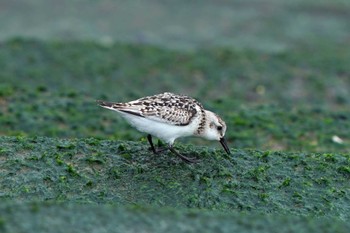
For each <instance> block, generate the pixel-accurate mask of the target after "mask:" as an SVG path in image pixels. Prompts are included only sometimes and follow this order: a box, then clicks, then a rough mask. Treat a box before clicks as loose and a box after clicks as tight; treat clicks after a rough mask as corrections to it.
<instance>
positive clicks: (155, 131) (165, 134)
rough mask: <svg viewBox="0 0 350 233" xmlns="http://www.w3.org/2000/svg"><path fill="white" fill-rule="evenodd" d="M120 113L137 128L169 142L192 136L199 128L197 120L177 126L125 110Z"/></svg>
mask: <svg viewBox="0 0 350 233" xmlns="http://www.w3.org/2000/svg"><path fill="white" fill-rule="evenodd" d="M119 113H121V115H122V116H123V117H124V118H125V119H126V120H127V121H128V122H129V123H130V124H131V125H132V126H134V127H135V128H136V129H137V130H139V131H141V132H144V133H148V134H151V135H153V136H156V137H158V138H160V139H162V140H164V141H165V142H167V143H169V144H173V142H174V141H175V139H176V138H179V137H187V136H192V135H193V133H194V132H195V131H196V129H197V127H196V122H192V123H191V124H189V125H186V126H176V125H170V124H166V123H161V122H157V121H154V120H150V119H147V118H144V117H139V116H134V115H131V114H127V113H123V112H119Z"/></svg>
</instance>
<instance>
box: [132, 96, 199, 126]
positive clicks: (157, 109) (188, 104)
mask: <svg viewBox="0 0 350 233" xmlns="http://www.w3.org/2000/svg"><path fill="white" fill-rule="evenodd" d="M130 103H133V104H141V106H143V107H142V108H141V112H142V115H143V116H144V117H146V118H148V119H152V120H155V121H159V122H164V123H167V124H172V125H180V126H184V125H188V124H189V123H191V121H192V118H193V117H194V116H195V115H196V114H197V108H196V107H201V105H200V103H198V102H197V101H196V100H195V99H193V98H190V97H188V96H184V95H175V94H172V93H168V92H166V93H163V94H159V95H155V96H150V97H144V98H141V99H139V100H136V101H133V102H130Z"/></svg>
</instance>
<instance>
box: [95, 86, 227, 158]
mask: <svg viewBox="0 0 350 233" xmlns="http://www.w3.org/2000/svg"><path fill="white" fill-rule="evenodd" d="M97 103H98V104H99V105H100V106H101V107H104V108H107V109H111V110H113V111H117V112H119V113H120V114H121V115H122V116H123V117H124V118H125V119H126V120H127V121H128V122H129V123H130V124H131V125H132V126H134V127H135V128H136V129H137V130H139V131H141V132H144V133H147V134H148V135H147V139H148V142H149V144H150V146H151V149H152V151H153V152H154V153H157V151H156V149H155V147H154V145H153V142H152V136H151V135H153V136H156V137H158V138H159V139H161V140H163V141H165V142H166V143H167V144H168V145H169V147H168V149H169V150H170V151H171V152H173V153H174V154H176V155H177V156H179V157H180V158H181V159H182V160H184V161H186V162H195V161H196V160H195V159H193V158H188V157H185V156H183V155H181V154H180V153H178V152H177V151H176V150H175V149H174V148H173V144H174V141H175V139H177V138H179V137H186V136H199V137H202V138H205V139H208V140H217V141H220V143H221V145H222V146H223V147H224V149H225V151H226V153H227V154H230V150H229V148H228V146H227V143H226V140H225V138H224V136H225V132H226V124H225V122H224V121H223V120H222V119H221V118H220V117H219V116H218V115H216V114H215V113H213V112H211V111H208V110H205V109H204V108H203V106H202V104H200V103H199V102H198V101H197V100H195V99H193V98H191V97H188V96H185V95H176V94H173V93H169V92H165V93H163V94H158V95H154V96H147V97H143V98H140V99H137V100H134V101H130V102H127V103H112V102H106V101H100V100H98V101H97Z"/></svg>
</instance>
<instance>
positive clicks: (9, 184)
mask: <svg viewBox="0 0 350 233" xmlns="http://www.w3.org/2000/svg"><path fill="white" fill-rule="evenodd" d="M315 47H317V43H316V44H314V47H312V48H310V47H304V48H299V49H295V50H293V51H288V52H283V53H274V54H268V53H261V52H256V51H242V50H240V51H236V50H234V49H227V48H221V49H207V50H198V51H196V52H191V53H188V52H179V51H169V50H163V49H159V48H155V47H151V46H146V45H129V44H110V45H108V46H107V45H106V46H102V45H99V44H96V43H93V42H42V41H35V40H26V39H13V40H10V41H7V42H3V43H1V45H0V67H1V69H0V80H1V82H0V125H1V127H0V134H1V136H0V231H1V232H2V231H4V232H21V231H22V232H40V231H43V232H44V231H45V230H42V229H48V228H50V227H52V226H56V225H55V224H56V223H60V222H65V223H67V222H68V223H69V224H71V225H68V226H72V227H76V232H86V231H87V230H89V229H92V228H94V226H95V227H96V228H94V229H96V231H100V232H103V230H101V229H100V228H98V227H100V226H101V225H103V226H105V227H106V229H111V228H113V227H114V226H115V225H114V224H117V223H118V221H119V222H121V224H118V225H119V226H121V228H116V230H115V231H116V232H118V230H119V232H125V231H124V230H123V229H126V228H123V227H129V229H136V230H135V231H134V232H138V230H137V229H141V228H142V227H144V228H142V229H149V231H152V232H157V231H159V232H161V230H162V229H170V228H171V229H175V230H176V229H178V227H180V228H181V227H184V228H183V229H185V230H186V229H189V230H188V231H191V229H192V231H197V232H198V230H197V227H200V225H202V228H205V229H208V231H209V230H212V229H218V231H219V232H220V231H221V232H228V231H227V229H229V227H231V228H232V229H237V231H241V230H242V232H244V231H248V230H249V229H254V230H256V231H259V232H273V230H274V229H280V228H279V227H281V226H285V227H286V229H287V230H286V231H292V232H293V231H294V232H303V231H301V229H306V230H305V231H304V232H319V230H320V229H325V231H329V232H337V231H339V232H347V231H346V229H348V228H349V226H348V224H347V220H348V219H349V217H350V216H349V213H350V205H349V201H350V186H349V182H348V180H349V178H350V158H349V152H350V151H349V135H350V123H349V122H350V121H349V119H350V111H349V108H348V105H349V103H350V92H349V91H348V90H349V86H350V83H349V82H350V79H349V70H348V67H350V63H349V61H350V57H349V56H350V55H349V54H350V50H349V49H348V47H347V46H344V47H342V48H339V47H338V46H333V45H331V44H320V45H319V48H320V49H319V50H315ZM164 91H172V92H175V93H183V94H188V95H190V96H193V97H195V98H197V99H198V100H199V101H201V102H202V103H203V105H204V106H205V107H206V108H208V109H211V110H213V111H215V112H217V113H218V114H220V116H222V118H223V119H224V120H225V121H226V123H227V125H228V131H227V134H226V136H227V139H228V143H229V145H230V148H231V149H232V155H231V156H227V155H226V154H225V153H224V151H223V150H222V148H220V147H219V144H218V143H217V142H207V141H205V140H201V139H182V140H179V141H177V143H176V145H175V147H176V149H177V150H179V151H180V152H181V153H183V154H184V155H186V156H190V157H196V158H199V159H201V162H200V163H198V164H192V165H188V164H186V163H183V162H182V161H181V160H179V159H178V158H177V157H176V156H174V155H173V154H171V153H169V152H164V153H162V154H160V155H157V156H156V155H153V154H152V153H151V152H150V151H149V150H148V145H147V141H146V139H145V138H144V136H145V135H143V134H141V133H138V132H137V131H136V130H135V129H132V128H130V127H129V125H127V123H126V122H125V121H124V120H123V119H122V118H121V117H119V116H117V114H116V113H114V112H111V111H108V110H105V109H101V108H99V107H98V106H97V105H96V103H95V100H96V99H106V100H111V101H129V100H133V99H136V98H139V97H142V96H145V95H151V94H156V93H160V92H164ZM158 144H159V145H161V142H158ZM132 206H134V207H132ZM135 206H136V207H137V208H136V207H135ZM133 208H136V209H133ZM167 209H168V210H169V211H168V210H167ZM143 211H145V213H143ZM192 211H194V212H192ZM201 212H203V213H201ZM33 213H34V214H33ZM52 213H57V219H56V220H57V222H56V223H53V221H54V220H52V219H51V217H52ZM103 213H105V215H104V214H103ZM84 214H86V216H85V215H84ZM79 216H80V217H79ZM130 216H134V217H130ZM191 216H193V217H191ZM42 218H45V221H43V222H40V221H39V220H40V219H42ZM53 218H54V217H53ZM114 218H115V219H117V220H118V221H116V222H113V220H111V219H114ZM125 218H129V219H130V221H129V222H124V219H125ZM14 219H23V221H20V222H21V223H22V224H17V225H15V224H14V223H13V221H14ZM152 219H156V220H152ZM209 219H212V221H211V220H209ZM107 220H109V221H107ZM111 222H113V223H111ZM232 222H233V224H232V225H230V224H229V223H232ZM161 223H163V225H161V226H160V225H159V224H161ZM191 223H193V224H194V225H192V227H193V228H191ZM89 224H90V225H89ZM123 224H124V225H123ZM164 224H165V225H164ZM173 224H174V225H173ZM181 224H182V225H181ZM130 226H133V227H134V228H132V227H131V228H130ZM265 226H267V228H265ZM276 226H278V227H276ZM25 227H29V228H30V229H31V230H26V228H25ZM138 227H140V228H138ZM162 227H164V228H162ZM167 227H168V228H167ZM206 227H207V228H206ZM289 227H290V230H288V229H289ZM55 229H57V232H60V230H61V229H64V228H59V227H56V228H55ZM120 229H121V230H120ZM154 229H156V230H154ZM181 229H182V228H181ZM344 229H345V230H344ZM185 230H183V231H185ZM112 232H113V231H112ZM201 232H205V231H204V230H203V229H202V231H201Z"/></svg>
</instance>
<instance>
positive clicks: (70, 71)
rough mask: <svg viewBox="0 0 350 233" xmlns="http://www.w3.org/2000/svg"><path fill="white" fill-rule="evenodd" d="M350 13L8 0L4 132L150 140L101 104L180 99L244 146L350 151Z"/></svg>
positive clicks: (2, 17)
mask: <svg viewBox="0 0 350 233" xmlns="http://www.w3.org/2000/svg"><path fill="white" fill-rule="evenodd" d="M349 11H350V3H349V1H348V0H334V1H326V0H320V1H313V0H307V1H305V0H303V1H301V0H300V1H299V0H295V1H287V0H266V1H261V0H249V1H246V0H245V1H243V0H242V1H240V0H235V1H226V0H220V1H201V2H197V1H182V0H179V1H157V0H148V1H123V0H116V1H111V0H100V1H94V0H87V1H82V0H76V1H69V0H62V1H53V0H2V1H1V2H0V40H1V47H0V66H1V70H0V80H1V83H0V96H1V102H0V103H1V105H0V106H1V118H0V122H1V124H2V127H1V130H0V133H1V134H2V135H39V136H53V137H56V136H57V137H70V138H74V137H90V136H91V137H100V138H113V139H125V140H140V139H142V137H143V135H142V134H139V133H137V132H135V131H134V130H130V129H129V127H128V126H127V125H126V123H125V122H124V121H123V120H122V119H121V118H119V117H118V116H116V115H115V114H114V113H112V112H108V111H106V110H103V109H99V108H97V107H96V105H95V103H94V101H95V99H106V100H110V101H130V100H133V99H136V98H139V97H142V96H146V95H153V94H157V93H161V92H164V91H171V92H175V93H180V94H187V95H190V96H193V97H195V98H197V99H198V100H199V101H200V102H202V103H203V104H204V106H205V107H206V108H209V109H211V110H213V111H215V112H218V113H219V114H220V115H222V116H223V118H224V119H225V120H226V121H227V123H228V132H227V134H228V139H229V141H230V144H231V145H232V147H236V148H261V149H274V150H311V151H327V150H328V149H330V148H332V149H339V150H340V151H348V150H347V149H346V147H345V146H344V142H345V143H348V142H349V140H348V133H349V131H348V126H349V123H348V116H349V110H348V107H349V103H350V92H349V87H350V77H349V75H350V73H349V67H350V64H349V61H350V48H349V47H350V46H349V45H350V24H349V22H350V14H349V13H348V12H349ZM314 119H318V121H314ZM33 125H35V127H36V129H37V130H35V131H33ZM334 136H337V137H339V138H340V139H341V142H342V143H337V142H335V141H334V140H332V138H334ZM191 140H192V139H191ZM193 140H196V139H193ZM336 141H337V140H336ZM338 141H339V140H338ZM196 143H200V144H207V143H209V142H203V141H200V140H199V141H197V142H196ZM207 145H208V144H207Z"/></svg>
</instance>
